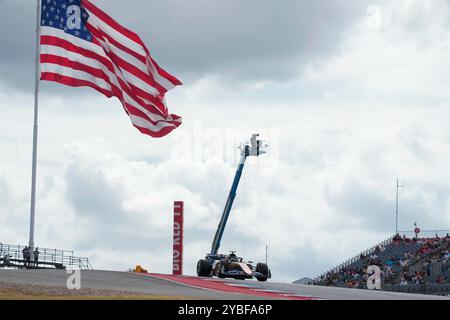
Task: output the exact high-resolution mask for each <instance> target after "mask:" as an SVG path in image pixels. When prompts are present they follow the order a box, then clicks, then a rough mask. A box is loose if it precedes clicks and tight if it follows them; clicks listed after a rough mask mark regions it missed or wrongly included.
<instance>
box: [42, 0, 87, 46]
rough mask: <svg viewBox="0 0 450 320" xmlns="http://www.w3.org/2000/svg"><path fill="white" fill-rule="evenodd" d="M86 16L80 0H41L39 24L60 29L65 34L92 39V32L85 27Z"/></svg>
mask: <svg viewBox="0 0 450 320" xmlns="http://www.w3.org/2000/svg"><path fill="white" fill-rule="evenodd" d="M88 18H89V15H88V13H87V12H86V10H85V9H84V8H83V7H82V6H81V0H42V6H41V26H45V27H52V28H57V29H61V30H64V32H66V33H67V34H70V35H73V36H75V37H78V38H80V39H83V40H86V41H92V34H91V33H90V32H89V30H88V28H87V27H86V22H87V20H88Z"/></svg>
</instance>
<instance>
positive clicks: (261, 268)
mask: <svg viewBox="0 0 450 320" xmlns="http://www.w3.org/2000/svg"><path fill="white" fill-rule="evenodd" d="M255 271H256V272H259V273H261V274H262V275H263V276H262V277H256V279H257V280H258V281H267V279H268V278H269V277H270V270H269V267H268V266H267V264H265V263H258V264H257V265H256V270H255Z"/></svg>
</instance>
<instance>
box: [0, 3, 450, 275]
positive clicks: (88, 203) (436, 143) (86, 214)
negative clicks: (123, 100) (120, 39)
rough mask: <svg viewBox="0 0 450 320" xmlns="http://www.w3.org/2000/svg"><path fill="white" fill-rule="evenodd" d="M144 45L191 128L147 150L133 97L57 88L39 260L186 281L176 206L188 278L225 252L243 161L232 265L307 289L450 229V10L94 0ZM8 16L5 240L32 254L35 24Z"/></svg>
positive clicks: (49, 123)
mask: <svg viewBox="0 0 450 320" xmlns="http://www.w3.org/2000/svg"><path fill="white" fill-rule="evenodd" d="M93 2H94V3H96V4H97V5H98V6H99V7H101V8H102V9H103V10H105V11H106V12H108V13H109V14H110V15H112V16H113V17H114V18H115V19H116V20H118V21H119V22H120V23H122V24H124V25H126V26H128V27H129V28H131V29H133V30H134V31H136V32H137V33H138V34H140V35H141V37H142V38H143V39H144V41H145V42H146V43H147V45H148V46H149V48H150V50H151V52H152V55H153V56H154V58H155V59H156V60H157V61H158V62H159V64H160V65H162V66H163V67H164V68H165V69H167V70H168V71H169V72H171V73H173V74H175V75H176V76H177V77H178V78H180V79H181V80H182V81H183V83H184V85H183V86H182V87H177V88H175V89H174V90H173V91H171V92H169V93H168V94H167V101H168V105H169V109H170V111H171V112H172V113H176V114H179V115H181V116H183V121H184V122H183V125H182V127H180V128H179V129H177V130H176V131H174V132H173V133H171V134H170V135H169V136H167V137H165V138H163V139H151V138H149V137H147V136H144V135H141V134H139V132H138V131H137V130H136V129H134V128H133V127H132V126H131V124H130V123H129V119H128V117H127V116H126V115H125V114H124V112H123V111H122V108H121V105H120V102H119V101H118V100H116V99H106V98H104V97H103V96H102V95H101V94H99V93H97V92H96V91H94V90H92V89H89V88H77V89H76V88H67V87H64V86H62V85H59V84H55V83H44V82H43V83H41V96H40V104H41V109H40V120H39V122H40V135H39V162H38V184H37V187H38V190H37V199H38V200H37V208H36V210H37V211H36V214H37V216H36V244H37V245H38V246H40V247H50V248H53V247H57V248H65V249H73V250H75V252H76V254H78V255H81V256H87V257H89V258H90V261H91V264H92V265H93V266H94V267H95V268H99V269H113V270H126V269H128V268H130V267H133V266H134V265H136V264H141V265H143V266H144V267H146V268H147V269H149V270H150V271H153V272H165V273H167V272H170V271H171V245H172V243H171V236H172V235H171V231H172V230H171V224H172V206H173V201H174V200H183V201H185V208H186V210H185V214H186V217H185V222H186V230H185V244H186V247H185V264H184V268H185V272H186V273H188V274H194V273H195V265H196V261H197V260H198V259H199V258H201V257H202V256H203V255H204V254H205V253H206V252H207V251H208V250H209V249H210V246H211V241H212V238H213V235H214V232H215V229H216V226H217V223H218V221H219V219H220V215H221V212H222V208H223V205H224V203H225V200H226V197H227V194H228V191H229V187H230V184H231V181H232V179H233V176H234V172H235V166H236V161H237V159H238V150H237V148H236V147H237V146H238V145H239V143H240V142H243V141H245V140H247V139H248V138H249V137H250V135H251V134H252V133H255V132H259V133H261V135H262V136H263V138H264V139H265V140H267V142H268V144H269V145H270V146H269V154H267V155H264V156H262V157H261V158H260V159H258V160H255V159H252V160H251V161H249V163H248V166H247V167H246V169H245V172H244V174H243V177H242V182H241V185H240V186H239V190H238V196H237V199H236V202H235V207H234V209H233V211H232V214H231V217H230V221H229V224H228V226H227V229H226V232H225V236H224V239H223V241H222V251H223V252H227V251H228V250H237V251H238V253H239V254H240V255H242V256H244V257H245V258H247V259H250V260H254V261H259V260H264V257H265V249H264V248H265V245H266V243H268V244H269V264H270V267H271V269H272V274H273V277H274V280H278V281H294V280H296V279H298V278H300V277H303V276H316V275H319V274H320V273H322V272H323V271H325V270H327V269H328V268H330V267H332V266H334V265H336V264H337V263H340V262H342V261H343V260H345V259H347V258H349V257H351V256H353V255H355V254H357V253H358V252H360V251H361V250H363V249H366V248H368V247H370V246H372V245H374V244H376V243H378V242H380V241H382V240H384V239H386V238H387V237H389V236H390V235H392V234H393V233H394V231H395V183H396V179H397V177H399V178H400V179H401V180H403V179H404V181H405V182H404V184H405V188H404V190H401V191H400V220H399V224H400V229H402V230H412V228H413V223H414V222H415V221H417V222H418V223H419V225H420V226H421V227H422V228H423V229H432V230H434V229H450V196H449V192H448V191H449V190H450V170H448V168H449V166H450V125H449V121H450V104H449V99H450V91H449V89H448V88H449V87H450V58H449V57H450V1H448V0H372V1H367V0H345V1H344V0H320V1H310V0H279V1H269V0H240V1H238V0H224V1H220V2H219V1H208V0H189V1H187V0H164V1H162V0H161V1H145V0H130V1H129V2H127V3H129V4H130V5H127V6H124V5H123V1H120V0H110V1H103V0H94V1H93ZM34 4H35V3H34V1H30V0H0V9H1V10H0V21H2V28H0V43H1V47H0V113H1V115H2V116H1V117H0V150H1V152H0V242H4V243H13V244H19V243H20V244H26V243H27V240H28V228H29V198H30V177H31V151H32V145H31V142H32V122H33V79H34V73H33V72H34V69H33V61H34V23H35V16H34V15H35V6H34Z"/></svg>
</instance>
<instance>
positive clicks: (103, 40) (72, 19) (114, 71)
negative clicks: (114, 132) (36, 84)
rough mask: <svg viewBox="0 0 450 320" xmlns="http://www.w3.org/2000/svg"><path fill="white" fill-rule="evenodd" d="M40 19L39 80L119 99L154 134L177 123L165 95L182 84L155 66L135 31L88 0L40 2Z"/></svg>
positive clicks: (140, 126) (167, 130) (139, 126)
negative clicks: (85, 87)
mask: <svg viewBox="0 0 450 320" xmlns="http://www.w3.org/2000/svg"><path fill="white" fill-rule="evenodd" d="M124 3H126V2H124ZM40 18H41V23H40V24H41V28H40V62H41V64H40V68H41V80H47V81H55V82H58V83H62V84H65V85H69V86H74V87H82V86H88V87H92V88H94V89H96V90H98V91H99V92H101V93H103V94H104V95H105V96H107V97H108V98H110V97H113V96H114V97H117V98H118V99H119V100H120V101H121V103H122V105H123V108H124V109H125V112H126V113H127V114H128V116H129V117H130V119H131V122H132V124H133V125H134V126H135V127H136V128H137V129H138V130H139V131H140V132H142V133H143V134H147V135H150V136H152V137H162V136H165V135H167V134H168V133H170V132H171V131H172V130H173V129H175V128H177V127H178V126H180V124H181V117H179V116H176V115H172V114H169V112H168V109H167V106H166V103H165V98H164V96H165V93H166V92H167V91H168V90H170V89H172V88H174V87H175V86H177V85H181V82H180V81H179V80H178V79H177V78H175V77H174V76H172V75H170V74H169V73H168V72H166V71H164V70H163V69H162V68H161V67H160V66H158V64H157V63H156V62H155V60H153V58H152V57H151V56H150V52H149V50H148V49H147V47H146V46H145V44H144V42H143V41H142V40H141V38H140V37H139V36H138V35H137V34H136V33H134V32H133V31H130V30H129V29H127V28H125V27H123V26H121V25H120V24H119V23H117V22H116V21H115V20H113V19H112V18H111V17H110V16H109V15H107V14H106V13H105V12H103V11H102V10H100V9H99V8H98V7H96V6H95V5H94V4H93V3H92V2H91V1H88V0H42V6H41V17H40Z"/></svg>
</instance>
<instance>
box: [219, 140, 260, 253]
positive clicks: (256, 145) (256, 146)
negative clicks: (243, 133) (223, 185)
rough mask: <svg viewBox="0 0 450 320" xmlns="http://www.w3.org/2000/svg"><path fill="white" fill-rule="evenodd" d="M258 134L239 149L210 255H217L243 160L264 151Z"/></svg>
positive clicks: (240, 174)
mask: <svg viewBox="0 0 450 320" xmlns="http://www.w3.org/2000/svg"><path fill="white" fill-rule="evenodd" d="M258 136H259V135H258V134H254V135H253V136H252V138H251V140H250V144H246V145H245V146H244V147H243V148H242V150H241V160H240V161H239V165H238V167H237V170H236V174H235V176H234V180H233V184H232V185H231V190H230V193H229V195H228V199H227V202H226V204H225V208H224V209H223V213H222V218H221V219H220V223H219V226H218V227H217V231H216V235H215V236H214V240H213V243H212V245H211V254H210V255H211V256H214V255H217V253H218V251H219V248H220V242H221V241H222V237H223V233H224V231H225V227H226V225H227V222H228V217H229V216H230V212H231V208H232V206H233V202H234V199H235V198H236V191H237V188H238V186H239V181H240V179H241V176H242V172H243V170H244V164H245V160H246V159H247V157H249V156H255V157H258V156H259V155H260V154H263V153H266V152H265V151H264V150H263V146H262V142H261V140H258Z"/></svg>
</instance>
